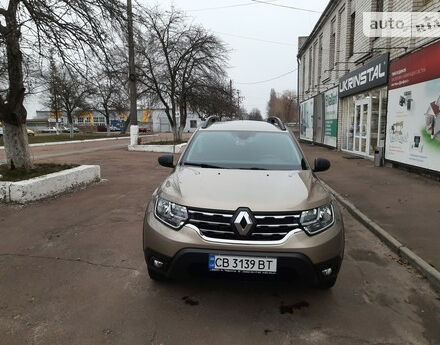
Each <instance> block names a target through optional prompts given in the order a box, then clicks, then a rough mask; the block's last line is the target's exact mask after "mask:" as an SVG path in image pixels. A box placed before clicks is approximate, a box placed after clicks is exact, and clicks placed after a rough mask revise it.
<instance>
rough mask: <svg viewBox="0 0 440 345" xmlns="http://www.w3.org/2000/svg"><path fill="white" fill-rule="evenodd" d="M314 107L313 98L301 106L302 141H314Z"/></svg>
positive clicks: (300, 134) (300, 136) (300, 135)
mask: <svg viewBox="0 0 440 345" xmlns="http://www.w3.org/2000/svg"><path fill="white" fill-rule="evenodd" d="M313 107H314V99H313V98H311V99H309V100H307V101H304V102H302V103H301V105H300V113H301V115H300V133H299V138H300V139H303V140H307V141H313Z"/></svg>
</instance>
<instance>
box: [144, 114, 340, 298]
mask: <svg viewBox="0 0 440 345" xmlns="http://www.w3.org/2000/svg"><path fill="white" fill-rule="evenodd" d="M268 122H270V123H268ZM268 122H264V121H230V122H219V121H218V120H217V119H216V118H208V120H207V121H206V122H205V124H204V125H202V127H201V128H199V129H197V131H196V132H195V133H194V135H193V136H192V138H191V139H190V141H189V142H188V146H187V148H186V149H185V151H184V153H183V154H182V155H181V156H180V158H179V160H178V161H177V163H174V161H173V155H166V156H162V157H159V164H160V165H162V166H165V167H169V168H172V169H173V172H172V173H171V174H170V175H169V176H168V177H167V178H166V179H165V180H164V182H163V183H162V185H161V186H159V187H158V188H157V189H156V190H155V191H154V193H153V196H152V200H151V201H150V203H149V205H148V207H147V210H146V214H145V219H144V228H143V248H144V254H145V261H146V264H147V268H148V273H149V275H150V277H151V278H152V279H153V280H164V279H167V278H170V277H171V278H172V277H174V276H177V275H181V274H182V273H186V272H188V271H191V272H206V273H207V274H210V273H211V272H222V274H225V275H231V274H259V275H261V274H287V275H289V276H291V277H295V278H297V277H298V278H304V279H305V280H307V281H310V282H312V283H313V285H315V286H317V287H320V288H325V289H328V288H331V287H332V286H333V285H334V284H335V282H336V279H337V276H338V273H339V268H340V266H341V263H342V258H343V254H344V225H343V221H342V215H341V212H340V210H339V207H338V204H337V202H336V201H335V199H334V197H333V196H332V195H331V194H330V193H329V192H328V191H327V190H326V189H325V188H324V187H323V185H322V184H321V182H320V180H319V178H318V177H317V176H316V173H317V172H320V171H325V170H327V169H329V168H330V162H329V161H328V160H326V159H323V158H317V159H315V162H314V165H313V166H311V165H309V163H308V162H307V160H306V158H305V156H304V154H303V152H302V151H301V148H300V146H299V144H298V142H297V141H296V139H295V137H294V136H293V135H292V133H291V132H290V131H288V130H287V129H286V127H285V125H284V124H283V123H282V122H281V120H280V119H278V118H273V117H271V118H269V119H268Z"/></svg>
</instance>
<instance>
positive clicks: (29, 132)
mask: <svg viewBox="0 0 440 345" xmlns="http://www.w3.org/2000/svg"><path fill="white" fill-rule="evenodd" d="M27 135H28V136H29V137H33V136H34V135H35V132H34V131H33V130H32V129H27ZM2 136H3V126H0V137H2Z"/></svg>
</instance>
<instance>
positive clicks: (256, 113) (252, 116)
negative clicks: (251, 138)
mask: <svg viewBox="0 0 440 345" xmlns="http://www.w3.org/2000/svg"><path fill="white" fill-rule="evenodd" d="M247 119H248V120H254V121H262V120H263V116H262V115H261V111H260V109H258V108H254V109H252V110H251V112H250V113H249V114H248V115H247Z"/></svg>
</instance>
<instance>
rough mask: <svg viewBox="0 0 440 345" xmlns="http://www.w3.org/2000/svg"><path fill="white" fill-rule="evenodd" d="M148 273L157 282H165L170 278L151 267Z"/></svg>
mask: <svg viewBox="0 0 440 345" xmlns="http://www.w3.org/2000/svg"><path fill="white" fill-rule="evenodd" d="M148 275H149V276H150V279H151V280H154V281H157V282H165V281H167V280H168V278H167V277H166V276H164V275H163V274H162V273H159V272H157V271H154V270H152V269H151V268H148Z"/></svg>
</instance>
